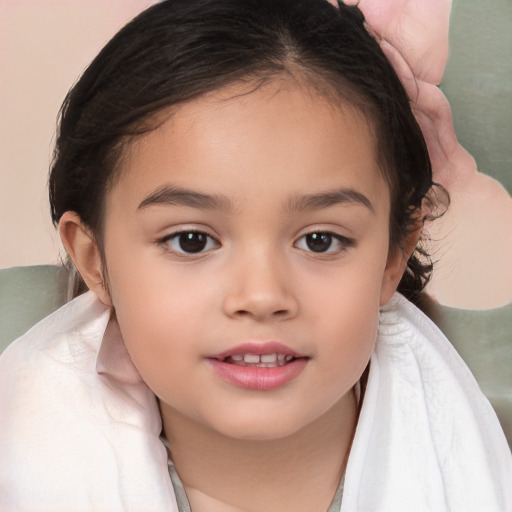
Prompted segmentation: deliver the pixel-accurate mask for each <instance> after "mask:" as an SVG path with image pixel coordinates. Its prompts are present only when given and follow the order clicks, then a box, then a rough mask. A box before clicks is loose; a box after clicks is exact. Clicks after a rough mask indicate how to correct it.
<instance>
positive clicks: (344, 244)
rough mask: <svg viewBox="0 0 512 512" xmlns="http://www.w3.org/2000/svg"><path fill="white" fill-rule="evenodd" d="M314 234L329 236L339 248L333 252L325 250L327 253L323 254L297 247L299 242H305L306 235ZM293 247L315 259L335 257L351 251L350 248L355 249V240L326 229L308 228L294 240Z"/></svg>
mask: <svg viewBox="0 0 512 512" xmlns="http://www.w3.org/2000/svg"><path fill="white" fill-rule="evenodd" d="M315 233H317V234H323V235H329V236H331V237H332V238H333V239H334V240H336V241H337V242H338V243H339V244H340V247H338V248H337V249H335V250H327V251H324V252H315V251H313V250H311V249H309V248H302V247H298V243H299V242H300V241H301V240H305V238H306V237H307V236H308V235H312V234H315ZM294 246H296V247H297V248H298V249H300V250H302V251H304V252H306V253H307V254H309V255H314V256H316V257H329V256H337V255H339V254H342V253H344V252H345V251H347V250H348V249H351V248H353V247H355V246H356V240H355V239H354V238H351V237H348V236H346V235H342V234H341V233H337V232H336V231H334V230H332V229H327V228H322V227H320V228H310V229H308V230H307V231H305V232H302V233H301V234H300V236H298V237H297V239H296V241H295V243H294Z"/></svg>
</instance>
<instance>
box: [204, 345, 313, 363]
mask: <svg viewBox="0 0 512 512" xmlns="http://www.w3.org/2000/svg"><path fill="white" fill-rule="evenodd" d="M240 354H255V355H259V356H264V355H269V354H284V355H285V356H288V355H290V356H293V357H294V358H299V357H306V356H304V355H303V354H300V353H299V352H296V351H295V350H293V349H291V348H290V347H287V346H286V345H284V344H283V343H280V342H278V341H266V342H257V341H250V342H247V343H242V344H240V345H237V346H236V347H232V348H229V349H227V350H225V351H224V352H220V353H218V354H213V355H211V356H209V357H210V359H219V360H222V359H226V358H227V357H231V356H234V355H240Z"/></svg>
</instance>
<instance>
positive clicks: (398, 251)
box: [380, 221, 423, 306]
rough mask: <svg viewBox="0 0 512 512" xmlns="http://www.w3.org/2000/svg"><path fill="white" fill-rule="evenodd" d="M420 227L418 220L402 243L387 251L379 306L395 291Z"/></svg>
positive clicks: (417, 238) (389, 298) (419, 233)
mask: <svg viewBox="0 0 512 512" xmlns="http://www.w3.org/2000/svg"><path fill="white" fill-rule="evenodd" d="M422 228H423V221H418V222H417V223H416V226H415V228H414V230H413V231H412V232H411V233H410V234H409V235H408V237H407V239H406V240H405V243H404V245H403V246H401V247H397V248H395V249H394V250H393V251H391V252H390V253H389V255H388V261H387V263H386V268H385V270H384V277H383V279H382V287H381V292H380V305H381V306H384V305H385V304H387V303H388V302H389V301H390V300H391V298H392V297H393V295H394V293H395V292H396V289H397V287H398V284H399V283H400V280H401V279H402V276H403V275H404V272H405V269H406V267H407V262H408V261H409V258H410V257H411V255H412V253H413V252H414V249H415V248H416V245H417V244H418V240H419V238H420V235H421V230H422Z"/></svg>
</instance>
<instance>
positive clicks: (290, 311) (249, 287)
mask: <svg viewBox="0 0 512 512" xmlns="http://www.w3.org/2000/svg"><path fill="white" fill-rule="evenodd" d="M286 267H287V266H286V264H285V262H283V261H282V260H281V259H280V258H279V257H278V256H277V255H275V254H270V253H260V254H259V255H257V256H255V255H252V257H250V258H248V259H246V258H241V257H240V258H238V260H237V261H236V262H234V263H233V264H232V265H231V270H230V274H231V278H230V283H229V286H228V289H227V290H226V294H225V297H224V303H223V307H224V312H225V314H226V315H228V316H230V317H232V318H239V319H240V318H244V317H247V318H252V319H254V320H256V321H258V322H266V321H275V320H288V319H291V318H293V317H295V316H296V315H297V312H298V309H299V304H298V301H297V297H296V295H295V293H294V292H293V290H292V281H293V280H292V278H291V276H289V269H287V268H286Z"/></svg>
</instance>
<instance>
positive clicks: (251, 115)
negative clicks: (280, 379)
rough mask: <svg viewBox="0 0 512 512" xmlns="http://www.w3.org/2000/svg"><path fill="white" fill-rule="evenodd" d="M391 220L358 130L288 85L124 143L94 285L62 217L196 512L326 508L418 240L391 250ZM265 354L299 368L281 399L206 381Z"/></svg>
mask: <svg viewBox="0 0 512 512" xmlns="http://www.w3.org/2000/svg"><path fill="white" fill-rule="evenodd" d="M168 114H169V113H168ZM389 213H390V194H389V189H388V186H387V185H386V182H385V180H384V178H383V175H382V171H381V169H380V168H379V162H378V161H377V158H376V145H375V140H374V137H373V135H372V131H371V129H370V127H369V124H368V121H367V120H366V119H365V118H364V116H363V115H362V114H360V113H359V112H358V111H356V110H355V109H354V108H353V107H351V106H349V105H346V104H342V103H341V102H340V103H339V104H333V103H332V101H331V102H329V101H328V100H326V99H325V98H323V97H322V96H320V95H319V94H318V93H316V92H315V91H313V90H312V89H311V88H309V87H308V86H306V85H304V84H301V83H299V82H297V81H295V80H294V79H292V78H290V77H283V78H282V79H276V80H274V81H273V82H271V83H267V84H266V85H264V86H261V87H259V88H256V89H254V88H252V89H249V88H248V86H247V84H245V85H240V84H237V85H232V86H230V87H228V88H226V89H223V90H221V91H218V92H216V93H212V94H209V95H207V96H204V97H201V98H199V99H196V100H194V101H192V102H190V103H187V104H185V105H182V106H180V107H179V108H178V109H174V111H173V112H172V115H168V118H167V120H165V122H164V123H163V124H161V125H160V127H159V128H158V129H156V130H154V131H152V132H150V133H148V134H146V135H145V136H143V137H141V138H139V139H138V140H136V141H135V142H133V143H132V144H131V145H130V147H129V148H128V149H127V150H126V151H125V154H124V158H123V162H122V172H121V175H120V178H119V179H118V180H117V182H116V183H115V184H114V186H113V187H112V189H111V190H110V191H109V193H108V196H107V201H106V214H105V225H104V253H105V261H106V269H103V268H102V259H101V257H100V252H99V249H98V247H97V246H96V244H95V242H94V237H93V236H91V233H90V231H89V230H88V228H87V227H86V226H84V225H83V224H82V223H81V221H80V219H79V218H78V216H77V215H76V214H75V213H73V212H67V213H65V214H64V216H63V217H62V220H61V222H60V233H61V237H62V240H63V242H64V245H65V247H66V249H67V251H68V252H69V254H70V256H71V257H72V259H73V261H74V262H75V264H76V265H77V267H78V269H79V271H80V273H81V274H82V276H83V277H84V279H85V281H86V283H87V284H88V286H89V287H90V288H91V289H92V290H94V291H95V292H96V293H97V294H98V296H99V297H100V299H101V300H102V301H103V302H104V303H105V304H107V305H113V306H114V308H115V312H116V318H117V321H118V322H119V326H120V329H121V332H122V335H123V339H124V341H125V343H126V346H127V349H128V351H129V353H130V355H131V357H132V359H133V362H134V364H135V366H136V367H137V369H138V371H139V372H140V374H141V376H142V378H143V379H144V380H145V381H146V383H147V385H148V386H149V387H150V388H151V389H152V390H153V391H154V392H155V394H156V395H157V397H158V398H159V399H160V405H161V412H162V419H163V425H164V432H165V435H166V437H167V439H168V440H169V442H170V446H171V452H172V457H173V460H174V461H175V464H176V467H177V470H178V472H179V474H180V477H181V478H182V480H183V482H184V485H185V489H186V491H187V494H188V497H189V499H190V502H191V506H192V509H193V510H194V512H203V511H204V512H206V511H207V512H227V511H229V512H234V511H251V512H261V511H262V510H265V511H266V512H282V511H283V510H294V511H297V512H318V511H319V510H326V509H327V508H328V506H329V504H330V502H331V500H332V497H333V495H334V492H335V490H336V487H337V485H338V482H339V479H340V476H341V474H342V472H343V470H344V465H345V464H346V459H347V456H348V453H349V449H350V443H351V440H352V437H353V434H354V431H355V424H356V417H357V403H356V399H355V394H354V385H355V384H356V383H357V381H358V379H359V378H360V376H361V374H362V372H363V371H364V369H365V367H366V366H367V364H368V360H369V358H370V355H371V353H372V350H373V347H374V342H375V338H376V332H377V326H378V312H379V307H380V306H381V305H383V304H385V303H387V302H388V301H389V300H390V298H391V297H392V295H393V293H394V292H395V289H396V287H397V285H398V282H399V280H400V277H401V275H402V273H403V271H404V268H405V265H406V262H407V259H408V256H409V253H410V252H411V250H412V248H413V247H414V245H415V242H416V238H415V237H412V238H411V240H409V242H408V247H409V249H408V250H407V249H406V250H394V251H390V248H389ZM198 231H199V232H200V233H202V234H200V235H197V232H198ZM187 237H188V241H187ZM319 237H320V242H318V239H319ZM191 248H192V249H194V252H191V251H190V249H191ZM319 249H320V250H319ZM104 275H105V276H106V279H107V283H104V282H103V276H104ZM267 341H278V342H280V343H282V344H284V345H286V346H287V347H290V348H291V349H292V350H294V351H296V352H298V353H300V354H303V355H305V356H306V357H307V364H306V365H305V368H304V369H303V371H301V372H300V374H299V375H298V376H296V377H295V378H294V379H292V380H291V381H289V382H287V383H286V384H285V385H283V386H281V387H278V388H277V389H273V390H264V391H261V390H253V389H244V388H242V387H240V386H237V385H234V384H233V383H230V382H227V381H226V380H225V379H223V378H222V377H220V376H219V374H218V373H216V372H215V371H214V370H213V369H212V365H211V364H210V362H209V361H210V359H209V358H211V356H212V355H214V354H218V353H221V352H224V351H226V350H228V351H229V350H230V349H233V348H234V347H236V346H238V345H240V344H242V343H247V342H255V343H263V342H267ZM127 448H129V447H127Z"/></svg>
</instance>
